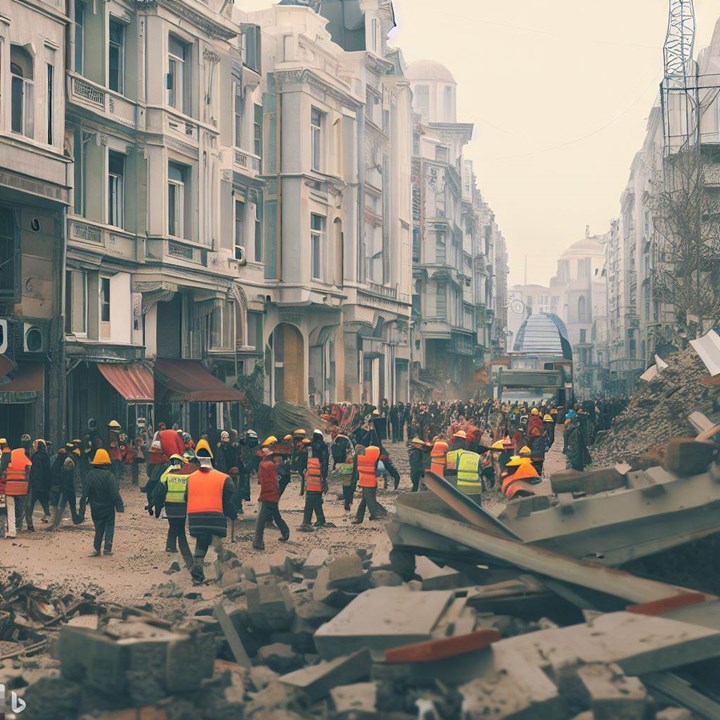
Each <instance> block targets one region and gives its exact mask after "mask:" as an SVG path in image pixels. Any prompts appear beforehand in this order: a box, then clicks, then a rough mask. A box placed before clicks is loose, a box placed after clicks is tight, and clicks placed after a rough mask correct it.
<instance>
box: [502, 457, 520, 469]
mask: <svg viewBox="0 0 720 720" xmlns="http://www.w3.org/2000/svg"><path fill="white" fill-rule="evenodd" d="M520 465H521V458H520V457H519V456H518V455H513V456H512V457H511V458H510V459H509V460H508V461H507V462H506V463H505V467H520Z"/></svg>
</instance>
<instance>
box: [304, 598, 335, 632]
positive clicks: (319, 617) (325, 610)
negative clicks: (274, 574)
mask: <svg viewBox="0 0 720 720" xmlns="http://www.w3.org/2000/svg"><path fill="white" fill-rule="evenodd" d="M338 612H339V610H338V608H335V607H332V606H331V605H326V604H325V603H321V602H316V601H315V600H313V599H312V598H310V599H305V598H296V600H295V613H296V615H297V617H298V618H301V619H302V620H304V621H306V622H307V623H309V624H310V625H312V627H314V628H315V629H317V628H319V627H320V626H321V625H322V624H323V623H325V622H327V621H328V620H332V618H334V617H335V616H336V615H337V614H338Z"/></svg>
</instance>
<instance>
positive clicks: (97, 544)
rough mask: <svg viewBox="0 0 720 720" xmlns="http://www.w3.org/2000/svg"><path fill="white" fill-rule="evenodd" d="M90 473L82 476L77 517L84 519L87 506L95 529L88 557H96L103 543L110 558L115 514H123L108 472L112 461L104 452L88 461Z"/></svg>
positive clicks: (113, 480) (116, 483)
mask: <svg viewBox="0 0 720 720" xmlns="http://www.w3.org/2000/svg"><path fill="white" fill-rule="evenodd" d="M92 466H93V467H92V470H90V472H89V473H88V474H87V475H86V476H85V482H84V485H83V491H82V497H81V498H80V517H81V518H83V519H84V517H85V508H86V507H87V505H88V504H89V505H90V517H91V518H92V521H93V525H94V526H95V539H94V541H93V548H94V549H93V552H92V553H90V557H98V555H100V549H101V548H102V546H103V540H104V544H105V555H112V548H113V540H114V539H115V513H116V512H120V513H121V512H125V507H124V505H123V501H122V498H121V497H120V489H119V488H118V480H117V477H116V475H115V473H114V472H112V470H111V468H112V460H111V459H110V455H109V454H108V451H107V450H105V449H104V448H100V449H99V450H96V451H95V457H93V459H92Z"/></svg>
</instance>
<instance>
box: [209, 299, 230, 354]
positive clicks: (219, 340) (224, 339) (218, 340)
mask: <svg viewBox="0 0 720 720" xmlns="http://www.w3.org/2000/svg"><path fill="white" fill-rule="evenodd" d="M211 330H212V333H211V336H210V346H211V347H212V348H215V349H216V350H234V349H235V301H234V300H227V301H225V302H224V303H223V304H222V305H220V307H216V308H215V310H214V311H213V314H212V327H211Z"/></svg>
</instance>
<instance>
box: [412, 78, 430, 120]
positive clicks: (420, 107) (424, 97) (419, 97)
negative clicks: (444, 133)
mask: <svg viewBox="0 0 720 720" xmlns="http://www.w3.org/2000/svg"><path fill="white" fill-rule="evenodd" d="M415 110H416V111H417V112H419V113H420V114H421V115H422V116H423V120H427V119H428V115H429V114H430V88H429V87H428V86H427V85H418V86H417V87H416V88H415Z"/></svg>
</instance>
